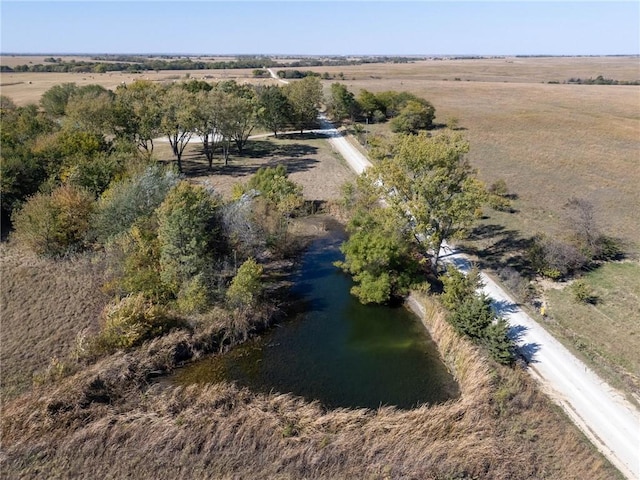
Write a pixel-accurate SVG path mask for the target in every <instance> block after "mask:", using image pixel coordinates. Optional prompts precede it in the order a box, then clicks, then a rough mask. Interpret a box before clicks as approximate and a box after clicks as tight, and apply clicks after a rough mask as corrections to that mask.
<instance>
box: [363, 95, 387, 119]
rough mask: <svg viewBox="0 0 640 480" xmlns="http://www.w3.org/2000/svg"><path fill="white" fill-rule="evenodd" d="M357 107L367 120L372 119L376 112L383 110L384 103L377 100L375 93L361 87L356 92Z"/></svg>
mask: <svg viewBox="0 0 640 480" xmlns="http://www.w3.org/2000/svg"><path fill="white" fill-rule="evenodd" d="M358 107H359V109H360V111H362V114H363V115H364V117H365V118H366V119H367V120H369V121H370V120H373V119H374V118H375V117H374V115H375V113H376V112H383V111H384V105H382V103H381V102H380V100H378V98H377V97H376V95H375V94H373V93H371V92H370V91H368V90H365V89H362V90H360V93H359V94H358Z"/></svg>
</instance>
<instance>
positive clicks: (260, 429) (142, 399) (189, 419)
mask: <svg viewBox="0 0 640 480" xmlns="http://www.w3.org/2000/svg"><path fill="white" fill-rule="evenodd" d="M429 313H430V315H429V318H428V319H427V321H428V323H429V325H430V328H431V330H432V332H433V334H434V339H435V340H436V342H438V343H439V344H440V345H441V348H443V351H444V352H445V353H444V354H445V357H446V358H447V359H448V361H450V362H453V364H454V365H457V367H456V368H457V370H454V371H455V372H456V374H457V375H458V378H459V379H460V384H461V390H462V397H461V399H460V400H458V401H453V402H448V403H445V404H442V405H436V406H431V407H427V406H425V407H420V408H417V409H413V410H409V411H398V410H395V409H393V408H382V409H379V410H349V409H340V410H328V411H327V410H324V409H322V408H321V406H320V405H319V404H318V403H310V402H306V401H304V400H302V399H300V398H296V397H293V396H291V395H282V394H276V393H274V394H270V395H262V394H254V393H251V392H249V391H248V390H239V389H238V388H236V387H235V386H233V385H229V384H226V383H221V384H216V385H209V386H206V387H199V386H191V387H187V388H183V387H175V386H171V385H166V384H155V385H152V386H151V387H149V388H148V387H147V386H146V384H145V378H146V376H145V373H146V372H148V371H150V370H152V369H156V368H158V367H159V366H162V365H165V364H167V363H170V362H171V358H172V355H174V354H175V350H172V347H171V345H175V344H177V343H179V342H182V343H185V342H189V339H188V338H187V337H186V336H185V335H186V334H179V333H176V334H172V335H170V336H169V337H165V338H164V339H160V340H156V341H154V342H153V343H152V344H150V345H147V346H146V347H143V348H141V349H140V350H138V351H136V352H133V353H132V354H129V355H123V354H117V355H114V356H112V357H110V358H107V359H105V360H103V361H102V362H100V363H98V364H96V365H93V366H90V367H89V368H87V369H86V370H85V371H83V372H81V373H79V374H77V375H76V376H75V377H72V378H68V379H66V380H65V381H64V382H63V383H61V384H60V385H57V386H47V387H39V388H38V389H37V390H35V391H34V392H32V393H29V394H27V395H24V396H22V397H20V398H18V399H16V400H14V401H12V402H10V403H9V404H8V405H7V406H6V408H5V411H4V412H3V420H2V437H3V450H4V457H3V460H2V470H3V473H4V474H5V475H6V476H8V477H20V478H38V477H40V476H42V475H43V474H44V473H45V472H46V475H48V476H50V477H58V476H60V477H65V478H74V477H84V476H87V475H91V476H95V477H102V478H120V477H123V476H131V477H134V478H177V477H187V478H381V479H382V478H426V479H443V478H477V479H533V478H536V479H542V478H549V479H551V478H554V479H555V478H563V479H579V478H580V479H582V478H590V479H610V478H616V477H619V476H618V474H617V472H615V471H614V470H613V469H612V468H611V467H610V466H609V465H608V464H606V462H604V461H603V459H602V458H601V457H600V456H599V455H598V454H596V453H595V452H594V450H593V448H592V447H591V446H590V445H589V444H588V442H587V441H586V440H585V439H584V438H583V437H581V435H580V434H579V433H578V432H577V430H576V429H575V427H573V426H572V425H570V423H569V421H568V420H567V419H566V418H565V417H564V416H563V415H561V414H559V413H558V412H557V411H555V410H553V409H552V408H550V406H549V404H548V402H547V400H545V398H544V397H543V396H542V395H541V394H540V393H539V392H538V391H537V389H536V388H535V387H534V385H533V383H532V381H531V380H530V379H529V378H528V376H527V375H526V373H524V372H521V371H518V370H508V369H504V368H502V367H496V369H495V370H492V371H490V370H489V368H488V367H487V364H486V363H485V361H484V360H482V359H481V358H480V357H479V355H478V353H477V352H476V350H475V349H474V347H472V346H471V345H470V344H469V343H467V342H465V341H464V340H460V339H459V338H457V337H456V335H455V334H454V333H453V331H452V330H451V328H450V327H449V326H448V325H447V324H446V323H445V322H444V321H443V319H442V315H441V312H439V311H438V310H437V309H434V308H431V309H429Z"/></svg>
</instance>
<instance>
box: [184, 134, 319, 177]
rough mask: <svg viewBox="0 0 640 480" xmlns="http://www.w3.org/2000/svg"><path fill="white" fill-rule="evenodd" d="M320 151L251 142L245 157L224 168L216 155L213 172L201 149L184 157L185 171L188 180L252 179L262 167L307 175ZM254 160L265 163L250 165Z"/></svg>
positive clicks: (235, 158)
mask: <svg viewBox="0 0 640 480" xmlns="http://www.w3.org/2000/svg"><path fill="white" fill-rule="evenodd" d="M317 151H318V148H317V147H314V146H312V145H305V144H303V143H295V144H279V143H276V142H271V141H269V140H250V141H249V142H248V143H247V145H246V146H245V149H244V151H243V152H242V156H238V155H237V154H236V155H234V154H233V153H232V154H231V155H230V156H229V164H228V165H224V163H223V160H222V155H221V153H216V156H215V158H214V160H213V165H212V167H211V169H210V168H209V163H208V161H207V159H206V157H205V155H204V152H203V151H202V149H198V150H196V151H192V152H189V153H185V154H184V155H183V157H182V171H183V173H184V174H185V175H186V176H187V177H202V176H208V175H229V176H232V177H245V176H248V175H253V174H254V173H255V172H256V171H257V170H258V169H259V168H261V167H265V166H268V167H273V166H276V165H279V164H283V165H285V166H286V167H287V172H288V173H295V172H304V171H307V170H310V169H311V168H313V167H314V166H315V165H316V164H317V163H319V161H318V160H316V159H314V158H309V156H310V155H314V154H316V153H317ZM251 159H265V160H266V162H265V164H263V165H256V164H255V163H253V164H251V163H249V162H250V161H251Z"/></svg>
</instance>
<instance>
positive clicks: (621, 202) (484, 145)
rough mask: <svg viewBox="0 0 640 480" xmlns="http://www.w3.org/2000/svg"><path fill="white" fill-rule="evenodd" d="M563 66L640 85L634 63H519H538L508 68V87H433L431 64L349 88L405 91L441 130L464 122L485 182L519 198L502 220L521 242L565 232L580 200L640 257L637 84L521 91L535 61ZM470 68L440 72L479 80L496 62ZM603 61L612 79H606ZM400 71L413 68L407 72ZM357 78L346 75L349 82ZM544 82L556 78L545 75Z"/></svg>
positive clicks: (538, 86)
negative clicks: (431, 111)
mask: <svg viewBox="0 0 640 480" xmlns="http://www.w3.org/2000/svg"><path fill="white" fill-rule="evenodd" d="M544 60H547V62H543V61H544ZM563 60H565V61H567V62H568V63H569V65H568V66H566V67H565V68H564V69H561V73H560V74H557V75H556V77H560V78H563V77H565V76H567V78H569V77H570V76H575V75H576V73H575V72H576V71H578V70H580V69H581V70H582V71H586V70H588V69H589V67H588V66H587V64H589V62H590V61H591V62H593V65H592V66H591V67H590V68H591V72H592V73H591V74H587V75H586V76H593V77H595V76H597V75H599V74H603V75H604V76H605V77H608V78H616V76H618V77H619V78H622V77H623V74H624V76H627V77H628V78H633V76H634V72H635V76H636V78H638V77H640V71H639V68H638V60H637V59H626V60H624V59H617V58H605V59H601V58H593V59H591V58H585V59H522V60H518V59H516V60H515V61H521V62H527V61H530V62H532V63H533V65H522V66H520V67H518V66H517V65H516V64H515V63H514V64H505V65H511V67H510V68H512V69H513V81H510V82H506V83H505V82H497V81H469V82H465V81H461V82H457V81H443V80H431V79H429V78H428V77H429V76H437V75H434V74H433V73H429V72H431V70H430V69H431V68H432V67H430V66H425V67H424V73H423V74H422V75H420V74H419V73H418V72H417V71H416V69H417V68H418V65H417V64H412V65H408V66H407V65H392V66H391V67H394V70H396V71H395V72H394V75H397V76H395V77H393V78H392V77H391V75H390V74H389V75H388V76H383V75H384V74H383V73H382V72H383V70H384V69H383V66H380V67H379V68H380V70H379V73H380V76H381V77H382V78H368V79H366V78H362V77H359V76H358V77H356V78H358V79H356V80H347V81H346V82H345V83H346V84H347V85H348V86H349V88H350V89H351V90H352V91H354V92H358V91H359V90H360V89H362V88H364V89H367V90H370V91H374V92H375V91H383V90H407V91H410V92H413V93H415V94H417V95H419V96H421V97H424V98H426V99H428V100H429V101H431V102H432V103H433V105H434V106H435V108H436V123H445V122H446V121H447V119H449V118H451V117H456V118H458V120H459V126H460V127H461V128H462V129H463V130H464V131H463V134H464V136H465V137H466V138H467V139H468V140H469V142H470V145H471V151H470V153H469V159H470V161H471V162H472V164H473V165H474V166H475V167H476V168H477V169H478V171H479V175H480V177H481V178H482V179H483V180H485V181H486V182H487V183H489V184H490V183H491V182H493V181H495V180H497V179H499V178H503V179H505V180H506V182H507V185H508V186H509V188H510V190H511V192H512V193H514V194H516V195H518V200H517V201H516V202H515V205H514V206H515V208H516V209H517V210H519V214H518V215H517V216H510V217H512V218H500V221H501V222H504V221H505V220H506V221H509V222H511V221H513V222H514V223H513V225H507V227H513V228H517V229H518V230H520V231H521V232H522V233H523V234H524V235H532V234H535V233H536V232H539V231H541V232H542V231H547V232H550V233H554V232H557V231H561V230H562V229H563V227H564V226H563V223H562V216H563V209H562V206H563V205H564V204H565V203H566V202H567V200H568V199H569V198H571V197H573V196H577V197H583V198H586V199H587V200H589V201H590V202H592V203H593V204H594V206H595V209H596V220H597V221H598V223H599V224H600V225H601V227H602V229H603V230H604V231H605V232H607V233H609V234H611V235H614V236H618V237H620V238H622V239H623V240H624V241H625V242H626V243H627V244H628V245H627V247H628V250H629V251H630V252H634V253H637V252H638V248H639V245H638V239H640V222H639V221H638V216H637V211H638V208H639V207H640V188H638V185H640V86H607V85H555V84H542V83H539V82H537V83H524V81H525V80H526V79H529V80H530V81H532V82H533V81H534V77H535V72H536V71H537V69H536V68H535V66H536V65H537V64H538V63H549V62H552V61H553V63H552V64H554V63H556V62H560V61H563ZM616 60H617V61H616ZM515 61H514V62H515ZM578 61H579V62H578ZM605 61H607V62H608V64H607V62H605ZM464 62H467V63H464ZM464 62H463V61H441V62H437V63H438V67H439V68H444V66H445V65H448V64H450V65H451V66H452V67H458V68H462V67H463V66H465V68H467V69H468V70H469V72H470V73H473V74H474V75H475V76H476V77H479V76H481V75H482V74H483V73H482V72H484V71H485V70H486V69H487V68H488V67H487V66H486V65H487V64H488V62H489V61H488V60H487V61H474V60H467V61H464ZM474 62H478V63H477V64H475V63H474ZM496 62H497V60H496ZM576 62H578V63H577V65H574V66H572V65H571V64H572V63H576ZM503 63H504V61H503ZM602 63H605V66H610V67H611V69H612V71H611V72H609V71H602V70H601V69H602V68H603V67H602V65H601V64H602ZM440 65H442V67H440ZM473 65H476V70H473V69H472V66H473ZM497 66H499V67H501V65H497ZM366 67H368V68H370V69H372V68H373V67H374V66H372V65H369V66H366ZM354 68H356V67H354ZM402 68H405V69H407V73H406V74H404V73H403V72H404V71H403V70H402ZM434 68H435V67H434ZM504 68H505V69H506V68H507V67H506V66H505V67H504ZM549 68H551V67H550V66H549ZM371 72H372V73H373V70H371ZM350 73H351V72H349V74H345V76H346V77H347V78H349V76H350ZM374 76H375V75H374ZM532 76H533V77H532ZM584 77H585V75H583V78H584ZM547 78H552V76H551V75H549V74H547ZM373 130H375V126H374V128H373ZM503 217H504V216H503Z"/></svg>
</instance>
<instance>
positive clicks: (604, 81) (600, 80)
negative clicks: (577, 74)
mask: <svg viewBox="0 0 640 480" xmlns="http://www.w3.org/2000/svg"><path fill="white" fill-rule="evenodd" d="M547 83H560V82H558V81H554V80H552V81H550V82H547ZM562 83H569V84H573V85H640V80H614V79H612V78H604V77H603V76H602V75H598V76H597V77H596V78H591V77H589V78H573V77H572V78H570V79H569V80H567V81H566V82H562Z"/></svg>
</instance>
